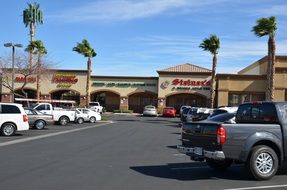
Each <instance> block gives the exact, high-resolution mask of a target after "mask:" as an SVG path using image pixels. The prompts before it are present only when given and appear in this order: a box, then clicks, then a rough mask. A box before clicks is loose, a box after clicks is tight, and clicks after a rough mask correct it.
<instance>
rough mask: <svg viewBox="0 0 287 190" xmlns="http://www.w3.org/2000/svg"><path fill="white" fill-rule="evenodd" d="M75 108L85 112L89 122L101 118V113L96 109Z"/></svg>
mask: <svg viewBox="0 0 287 190" xmlns="http://www.w3.org/2000/svg"><path fill="white" fill-rule="evenodd" d="M77 110H79V111H81V112H83V113H85V114H88V116H89V121H90V122H91V123H95V122H96V121H100V120H101V119H102V116H101V114H100V113H99V112H97V111H93V110H91V109H88V108H77Z"/></svg>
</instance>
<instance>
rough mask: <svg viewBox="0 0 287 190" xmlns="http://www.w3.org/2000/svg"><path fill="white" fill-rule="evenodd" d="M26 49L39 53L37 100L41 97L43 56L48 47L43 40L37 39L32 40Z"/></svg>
mask: <svg viewBox="0 0 287 190" xmlns="http://www.w3.org/2000/svg"><path fill="white" fill-rule="evenodd" d="M26 51H29V52H32V53H35V54H37V55H38V60H37V81H36V82H37V100H39V99H40V77H41V76H40V74H39V73H40V70H41V69H42V67H41V66H42V56H43V55H44V54H47V49H46V48H45V46H44V43H43V42H42V41H41V40H36V41H32V42H30V44H29V45H28V47H27V48H26Z"/></svg>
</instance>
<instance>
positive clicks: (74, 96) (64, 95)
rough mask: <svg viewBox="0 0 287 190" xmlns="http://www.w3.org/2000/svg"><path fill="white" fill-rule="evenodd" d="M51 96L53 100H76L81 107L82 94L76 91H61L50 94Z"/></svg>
mask: <svg viewBox="0 0 287 190" xmlns="http://www.w3.org/2000/svg"><path fill="white" fill-rule="evenodd" d="M50 94H51V99H52V100H74V101H75V102H76V105H80V93H79V92H77V91H75V90H71V89H66V90H63V89H61V90H55V91H53V92H50Z"/></svg>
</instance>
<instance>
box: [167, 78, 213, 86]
mask: <svg viewBox="0 0 287 190" xmlns="http://www.w3.org/2000/svg"><path fill="white" fill-rule="evenodd" d="M171 84H172V85H174V86H177V85H178V86H210V81H208V80H204V81H197V80H190V79H188V80H182V79H174V80H173V81H172V83H171Z"/></svg>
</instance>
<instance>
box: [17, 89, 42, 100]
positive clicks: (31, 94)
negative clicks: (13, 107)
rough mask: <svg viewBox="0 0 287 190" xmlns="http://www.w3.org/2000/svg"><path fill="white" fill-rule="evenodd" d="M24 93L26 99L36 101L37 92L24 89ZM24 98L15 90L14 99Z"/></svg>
mask: <svg viewBox="0 0 287 190" xmlns="http://www.w3.org/2000/svg"><path fill="white" fill-rule="evenodd" d="M24 91H25V93H27V98H29V99H36V98H37V90H35V89H32V88H24ZM23 96H25V95H24V94H23V92H22V91H21V89H17V90H15V98H24V97H23Z"/></svg>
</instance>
